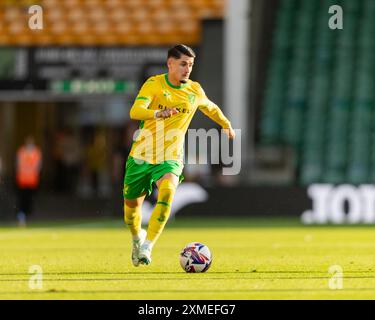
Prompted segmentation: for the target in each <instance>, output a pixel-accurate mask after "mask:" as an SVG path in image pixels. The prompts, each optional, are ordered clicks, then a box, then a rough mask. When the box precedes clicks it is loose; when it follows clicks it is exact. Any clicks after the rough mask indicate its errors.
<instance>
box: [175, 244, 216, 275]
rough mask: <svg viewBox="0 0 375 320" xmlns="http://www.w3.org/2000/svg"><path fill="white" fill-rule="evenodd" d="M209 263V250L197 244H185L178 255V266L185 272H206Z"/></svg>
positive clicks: (210, 260)
mask: <svg viewBox="0 0 375 320" xmlns="http://www.w3.org/2000/svg"><path fill="white" fill-rule="evenodd" d="M211 262H212V255H211V252H210V249H208V247H207V246H205V245H204V244H202V243H199V242H192V243H189V244H187V245H186V246H185V248H183V249H182V251H181V253H180V264H181V267H182V269H184V270H185V271H186V272H192V273H195V272H206V271H207V270H208V269H209V267H210V266H211Z"/></svg>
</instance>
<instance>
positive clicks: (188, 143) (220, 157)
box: [132, 121, 241, 175]
mask: <svg viewBox="0 0 375 320" xmlns="http://www.w3.org/2000/svg"><path fill="white" fill-rule="evenodd" d="M234 131H235V134H236V137H235V139H234V140H233V142H231V141H230V140H229V139H228V137H227V135H226V133H225V129H222V130H221V131H220V132H219V131H218V130H216V129H210V130H205V129H189V130H187V134H186V136H185V133H186V132H185V131H184V130H180V129H174V128H172V129H165V128H164V122H163V121H156V124H155V131H152V130H149V129H146V128H143V129H139V130H137V131H136V132H135V133H134V136H133V140H134V141H135V143H136V144H135V146H134V147H133V151H132V157H133V158H134V159H135V161H136V163H138V164H141V163H143V162H144V161H147V162H153V163H162V162H164V161H167V160H171V159H180V158H182V157H183V160H184V163H185V164H210V165H219V164H221V165H222V166H223V168H222V173H223V175H238V174H239V173H240V171H241V130H240V129H235V130H234ZM154 132H155V133H154ZM184 139H185V148H186V149H187V150H188V152H187V153H186V154H185V153H184V152H183V150H182V149H183V146H184Z"/></svg>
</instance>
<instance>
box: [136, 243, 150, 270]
mask: <svg viewBox="0 0 375 320" xmlns="http://www.w3.org/2000/svg"><path fill="white" fill-rule="evenodd" d="M151 251H152V246H151V245H149V244H148V243H144V244H143V245H142V246H141V249H139V255H138V260H139V263H140V264H145V265H149V264H150V263H151Z"/></svg>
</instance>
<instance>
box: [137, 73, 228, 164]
mask: <svg viewBox="0 0 375 320" xmlns="http://www.w3.org/2000/svg"><path fill="white" fill-rule="evenodd" d="M165 108H176V109H177V110H178V111H179V113H177V114H175V115H173V116H171V117H170V118H167V119H162V118H155V113H156V112H157V111H160V110H164V109H165ZM197 109H200V110H201V111H202V112H203V113H204V114H205V115H207V116H208V117H209V118H211V119H212V120H213V121H215V122H216V123H218V124H219V125H220V126H221V127H222V128H229V127H230V126H231V125H230V122H229V121H228V119H227V118H226V117H225V116H224V115H223V113H222V112H221V110H220V108H219V107H218V106H217V105H216V104H214V103H213V102H212V101H210V100H209V99H208V98H207V96H206V94H205V93H204V91H203V89H202V87H201V86H200V84H199V83H198V82H195V81H192V80H188V82H187V83H185V84H181V85H180V86H174V85H172V84H171V83H170V82H169V80H168V74H167V73H166V74H162V75H156V76H153V77H151V78H149V79H148V80H147V81H146V82H145V83H144V84H143V86H142V88H141V90H140V91H139V93H138V96H137V97H136V99H135V102H134V104H133V106H132V108H131V110H130V117H131V118H132V119H135V120H141V124H140V129H141V130H140V132H139V134H138V136H137V138H136V139H135V140H134V141H133V145H132V148H131V151H130V156H132V157H133V158H135V159H140V160H144V161H147V162H149V163H152V164H155V163H161V162H163V161H165V160H179V161H182V160H183V147H184V138H185V134H186V131H187V129H188V127H189V124H190V122H191V120H192V118H193V116H194V114H195V112H196V111H197Z"/></svg>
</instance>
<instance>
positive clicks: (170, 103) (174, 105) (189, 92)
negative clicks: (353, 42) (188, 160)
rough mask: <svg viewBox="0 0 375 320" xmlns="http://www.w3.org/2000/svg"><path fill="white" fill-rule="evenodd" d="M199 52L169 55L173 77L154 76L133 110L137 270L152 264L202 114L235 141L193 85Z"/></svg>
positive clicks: (127, 181) (130, 164)
mask: <svg viewBox="0 0 375 320" xmlns="http://www.w3.org/2000/svg"><path fill="white" fill-rule="evenodd" d="M194 58H195V53H194V51H193V50H192V49H191V48H189V47H188V46H185V45H182V44H180V45H176V46H175V47H173V48H171V49H170V50H169V51H168V59H167V65H168V73H166V74H161V75H156V76H153V77H150V78H149V79H148V80H147V81H146V82H145V83H144V84H143V86H142V88H141V90H140V91H139V93H138V96H137V97H136V99H135V102H134V104H133V106H132V108H131V110H130V118H131V119H133V120H140V121H141V123H140V131H139V135H138V136H137V138H136V139H135V140H134V141H133V145H132V148H131V151H130V154H129V157H128V159H127V162H126V173H125V178H124V189H123V194H124V199H125V201H124V213H125V214H124V216H125V223H126V224H127V225H128V227H129V229H130V232H131V234H132V238H133V248H132V262H133V265H134V266H138V265H139V264H144V265H148V264H150V263H151V251H152V248H153V246H154V244H155V242H156V241H157V239H158V237H159V236H160V234H161V232H162V231H163V229H164V226H165V224H166V222H167V220H168V217H169V214H170V212H171V205H172V201H173V197H174V194H175V192H176V188H177V186H178V184H179V182H180V180H181V179H182V169H183V144H184V138H185V134H186V131H187V129H188V127H189V124H190V122H191V120H192V118H193V116H194V114H195V112H196V110H197V109H199V110H201V111H202V112H203V113H204V114H205V115H206V116H208V117H209V118H211V119H212V120H213V121H215V122H216V123H218V124H219V125H220V126H221V127H222V128H223V129H224V132H225V133H226V135H227V136H228V137H229V138H230V139H234V137H235V132H234V130H233V129H232V127H231V124H230V122H229V121H228V119H227V118H226V117H225V116H224V115H223V113H222V112H221V110H220V109H219V107H218V106H217V105H216V104H214V103H213V102H211V101H210V100H209V99H208V98H207V96H206V94H205V93H204V91H203V89H202V88H201V86H200V84H199V83H198V82H194V81H191V80H189V76H190V73H191V71H192V68H193V65H194ZM153 184H156V186H157V188H158V198H157V202H156V205H155V208H154V210H153V212H152V214H151V218H150V220H149V224H148V229H147V233H146V231H145V230H143V229H141V217H142V213H141V207H142V203H143V201H144V199H145V197H146V195H150V194H151V192H152V188H153Z"/></svg>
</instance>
